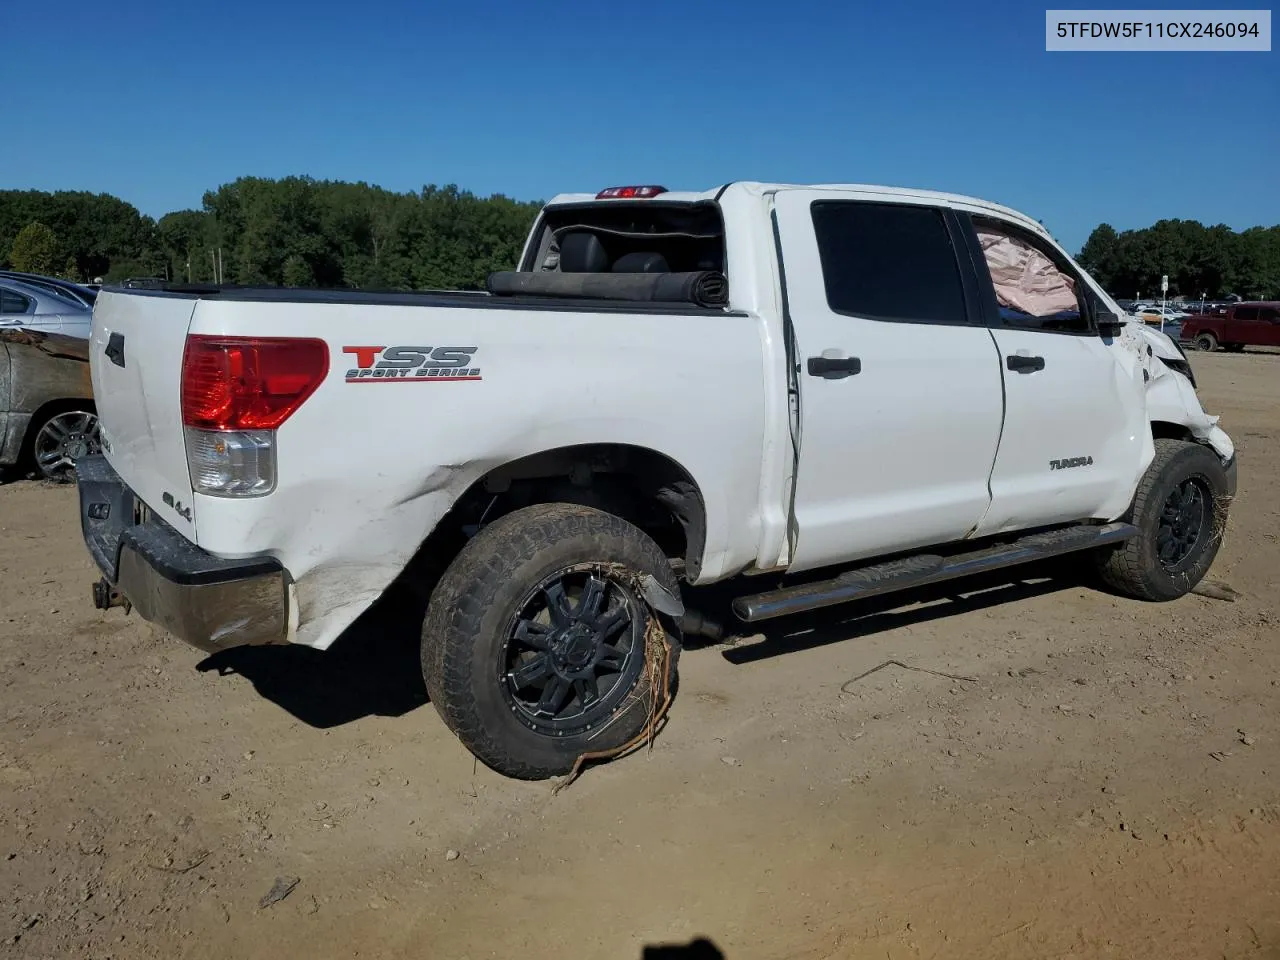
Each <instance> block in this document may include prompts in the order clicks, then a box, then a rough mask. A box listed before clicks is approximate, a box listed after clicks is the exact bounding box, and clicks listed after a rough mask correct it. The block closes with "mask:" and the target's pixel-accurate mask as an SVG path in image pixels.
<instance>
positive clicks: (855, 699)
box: [0, 353, 1280, 960]
mask: <svg viewBox="0 0 1280 960" xmlns="http://www.w3.org/2000/svg"><path fill="white" fill-rule="evenodd" d="M1193 362H1194V364H1195V367H1196V370H1197V372H1198V374H1199V376H1200V377H1201V380H1202V395H1203V396H1204V397H1205V401H1206V406H1207V407H1208V408H1209V409H1210V410H1211V411H1212V412H1215V413H1218V414H1220V415H1221V416H1222V418H1223V425H1224V427H1225V428H1226V429H1227V430H1228V431H1229V432H1231V433H1232V434H1233V436H1234V437H1235V439H1236V442H1237V444H1238V446H1239V448H1240V457H1241V467H1240V470H1241V474H1240V495H1239V498H1238V500H1237V502H1236V504H1235V507H1234V511H1233V513H1232V517H1231V522H1230V526H1229V530H1228V533H1227V537H1226V543H1225V546H1224V548H1223V552H1222V554H1221V555H1220V557H1219V560H1218V563H1217V565H1216V566H1215V568H1214V570H1213V572H1212V573H1211V577H1213V578H1214V579H1215V580H1218V581H1221V582H1224V583H1227V584H1229V585H1230V586H1231V587H1233V588H1234V589H1235V590H1237V591H1239V593H1240V594H1241V597H1240V599H1239V600H1237V601H1236V602H1234V603H1231V602H1224V601H1221V600H1214V599H1209V598H1206V597H1202V596H1194V595H1193V596H1189V597H1186V598H1184V599H1183V600H1180V601H1178V602H1176V603H1173V604H1166V605H1148V604H1142V603H1137V602H1131V601H1126V600H1119V599H1115V598H1113V597H1111V596H1108V595H1106V594H1103V593H1099V592H1096V591H1094V590H1092V589H1090V588H1089V587H1088V586H1086V585H1083V584H1082V583H1081V581H1080V580H1079V578H1078V577H1077V576H1075V574H1074V570H1073V568H1072V566H1070V565H1058V566H1056V567H1053V568H1044V569H1040V570H1036V571H1028V572H1027V574H1026V577H1027V578H1026V579H1024V580H1020V581H1018V582H1015V583H1008V582H1000V581H999V580H998V579H997V580H996V581H985V582H982V583H976V584H974V583H966V584H964V585H962V586H960V587H955V586H952V587H951V588H949V589H948V590H945V591H935V592H933V593H931V594H921V595H914V596H912V597H909V598H907V601H909V602H907V603H906V604H905V605H903V606H898V607H895V608H892V609H890V608H888V607H887V606H886V607H882V608H879V609H876V610H868V609H866V608H858V609H846V610H843V611H841V612H840V613H838V614H832V613H830V612H828V613H826V614H824V615H823V616H822V617H814V618H810V619H808V620H804V621H798V622H789V623H787V624H784V625H782V626H781V627H778V628H776V629H774V630H773V631H771V633H770V635H769V636H767V637H743V638H736V639H734V640H733V641H731V642H729V643H725V644H718V645H707V646H703V647H701V648H697V649H692V650H690V651H689V652H688V653H687V654H686V656H685V657H684V658H683V659H682V662H681V663H682V680H681V688H680V692H679V696H678V699H677V702H676V704H675V706H674V708H673V711H672V713H671V716H670V723H669V725H668V727H667V729H666V731H665V732H664V733H663V735H662V736H661V737H660V739H659V740H658V743H657V745H656V747H655V749H654V750H653V752H652V753H651V754H647V755H646V754H641V755H637V756H633V757H631V758H629V759H627V760H624V761H622V762H618V763H614V764H611V765H608V766H605V767H601V768H597V769H595V770H592V771H591V772H589V773H588V774H586V775H585V776H583V777H582V779H580V780H579V781H578V782H577V783H575V784H574V785H573V786H572V787H571V788H569V789H568V790H566V791H564V792H562V793H560V794H559V795H557V796H555V797H552V796H551V787H550V785H549V784H528V783H517V782H509V781H506V780H503V779H502V778H500V777H498V776H496V775H494V774H492V773H490V772H488V771H486V770H485V769H483V768H481V769H478V770H477V769H475V767H474V765H473V762H472V759H471V757H470V756H469V755H468V754H467V753H466V752H465V751H464V750H463V749H462V747H461V746H460V745H459V744H458V743H457V742H456V741H455V740H454V739H453V738H452V737H451V735H450V734H449V733H448V732H447V731H446V730H445V728H444V726H443V725H442V724H441V723H440V721H439V720H438V719H437V717H436V715H435V713H434V711H433V710H432V708H431V707H430V706H429V705H428V704H427V703H426V695H425V692H424V691H423V688H422V682H421V679H420V677H419V675H418V672H417V666H416V652H415V650H414V646H413V634H414V630H415V628H414V626H413V625H412V624H407V625H406V624H404V623H403V622H401V621H400V619H399V618H397V616H396V613H397V608H396V605H395V604H385V605H383V606H382V607H381V608H379V609H376V610H375V611H374V612H373V613H372V614H371V615H370V616H368V617H366V618H364V620H363V621H361V623H360V624H359V628H358V629H357V630H355V631H353V632H352V634H351V635H350V636H349V637H347V638H345V639H344V640H343V641H342V642H341V644H340V645H339V646H338V647H335V649H334V650H332V651H330V652H329V653H327V654H315V653H313V652H311V651H307V650H301V649H270V650H252V651H236V652H232V653H230V654H226V655H223V656H221V657H219V658H217V659H216V660H208V659H205V658H204V657H203V655H202V654H200V653H199V652H197V651H195V650H192V649H190V648H188V647H186V646H184V645H182V644H180V643H178V642H176V641H174V640H171V639H168V638H166V637H164V636H163V635H159V634H157V633H155V632H154V631H153V630H152V629H151V628H149V627H147V626H146V625H145V624H143V623H141V622H140V621H139V620H138V619H137V618H136V617H125V616H124V615H123V614H122V613H121V611H118V610H116V611H111V612H109V613H99V612H97V611H95V610H94V609H93V608H92V605H91V603H90V600H89V584H90V582H91V580H92V579H93V576H94V571H93V568H92V566H91V563H90V561H89V559H88V557H87V555H86V553H85V551H84V548H83V545H82V544H81V542H80V537H79V532H78V522H77V518H76V510H75V494H74V491H73V490H70V489H67V488H57V487H49V486H44V485H40V484H37V483H34V482H31V481H18V482H12V483H9V484H7V485H4V486H0V584H2V586H0V960H5V958H9V957H15V958H16V957H24V958H25V957H50V958H52V957H81V956H85V957H95V958H106V957H164V958H168V957H174V956H190V957H208V958H227V957H264V958H266V957H270V958H279V957H282V956H298V957H303V956H306V957H312V958H318V957H356V956H358V957H396V958H425V957H432V958H434V957H442V958H481V957H503V958H506V957H516V956H519V957H521V958H523V960H540V958H552V957H554V958H582V960H591V958H609V960H613V958H628V960H639V958H642V957H644V956H651V957H658V956H664V955H665V956H670V957H678V956H688V957H701V956H708V957H715V956H720V955H723V956H724V957H727V958H729V960H754V958H801V960H810V958H811V960H820V958H863V957H867V958H870V957H875V958H886V957H887V958H895V960H896V958H916V957H919V958H925V957H938V958H957V957H975V958H983V960H999V958H1018V960H1025V958H1030V957H1037V958H1039V957H1052V958H1066V957H1115V958H1126V960H1132V958H1144V957H1150V958H1162V960H1163V958H1173V957H1188V958H1192V957H1194V958H1209V957H1230V958H1241V957H1280V713H1278V712H1277V709H1276V707H1277V704H1280V644H1278V643H1277V641H1278V640H1280V635H1278V634H1280V606H1278V605H1277V601H1276V587H1275V584H1276V581H1277V574H1280V497H1277V488H1276V485H1275V479H1274V478H1276V477H1277V476H1278V475H1280V355H1274V354H1264V353H1250V354H1243V355H1226V354H1216V355H1209V356H1206V355H1193ZM958 591H964V592H963V593H961V592H958ZM895 602H899V603H901V602H902V601H901V600H899V601H895ZM888 659H896V660H899V661H901V662H902V663H904V664H907V665H909V666H911V667H920V668H924V669H927V670H934V671H940V672H942V673H947V674H953V675H955V676H957V677H969V678H973V679H972V680H952V679H948V678H946V677H942V676H938V675H935V674H931V673H925V672H921V671H920V670H914V669H902V668H900V667H896V666H891V667H887V668H885V669H883V670H880V671H879V672H877V673H874V674H872V675H870V676H868V677H866V678H865V679H863V680H860V681H856V682H854V683H851V684H846V681H847V680H849V679H850V678H852V677H855V676H857V675H859V674H861V673H863V672H864V671H867V670H869V669H870V668H872V667H875V666H876V665H878V664H881V663H883V662H884V661H885V660H888ZM278 878H288V879H290V880H293V879H296V881H297V882H296V886H294V887H293V889H292V890H291V891H290V892H289V894H288V896H286V897H285V898H284V899H282V900H278V901H277V902H275V903H273V904H270V905H267V906H262V905H261V902H262V900H263V898H264V896H266V895H267V894H268V892H269V891H270V890H271V889H272V887H273V884H275V883H276V882H277V879H278ZM287 885H288V884H286V886H287ZM698 937H703V938H706V940H708V941H710V943H711V944H714V948H711V947H709V946H708V947H704V948H700V949H697V950H685V951H680V950H669V951H658V950H654V949H652V948H655V947H658V946H660V945H665V946H668V947H679V946H681V945H688V944H689V943H690V942H691V941H693V940H694V939H695V938H698ZM646 950H648V951H649V952H648V953H646ZM717 951H718V952H717Z"/></svg>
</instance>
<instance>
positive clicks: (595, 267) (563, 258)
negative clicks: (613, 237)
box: [560, 230, 609, 273]
mask: <svg viewBox="0 0 1280 960" xmlns="http://www.w3.org/2000/svg"><path fill="white" fill-rule="evenodd" d="M608 266H609V254H608V253H607V252H606V251H605V249H604V244H603V243H601V242H600V238H599V237H597V236H596V235H595V234H594V233H590V232H588V231H586V230H575V231H573V232H572V233H566V234H565V235H564V236H562V237H561V238H560V272H561V273H601V272H603V271H604V270H605V268H607V267H608Z"/></svg>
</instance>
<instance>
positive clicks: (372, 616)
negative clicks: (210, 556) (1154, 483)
mask: <svg viewBox="0 0 1280 960" xmlns="http://www.w3.org/2000/svg"><path fill="white" fill-rule="evenodd" d="M1081 582H1082V581H1081V578H1080V576H1079V573H1078V565H1077V566H1075V567H1073V566H1072V565H1071V564H1069V563H1062V562H1047V563H1045V564H1040V565H1036V566H1034V567H1028V568H1026V569H1023V570H1018V571H1016V572H1010V571H1006V572H1003V573H1001V572H999V571H997V572H995V573H992V574H987V575H983V576H979V577H971V578H968V579H966V580H957V581H953V582H951V583H946V584H937V585H935V586H932V587H922V588H918V589H915V590H910V591H905V592H903V593H898V594H893V595H890V596H886V597H879V598H874V599H870V600H863V601H859V602H857V603H851V604H848V605H845V606H840V607H832V608H828V609H825V610H818V611H815V612H813V613H810V614H802V615H797V616H793V617H788V618H784V619H779V620H777V621H770V622H768V623H766V624H763V625H760V626H756V625H751V624H744V623H741V622H740V621H738V620H737V619H736V618H735V617H734V616H733V613H732V611H731V610H730V608H729V604H730V602H731V601H732V599H733V597H734V596H735V595H737V594H740V593H742V592H743V584H742V582H741V581H739V582H738V583H736V584H734V585H732V586H728V585H717V586H713V587H700V588H691V589H687V590H686V591H685V602H686V604H687V605H688V607H689V608H690V609H691V610H697V611H698V612H700V613H702V614H703V615H705V616H708V617H711V618H713V619H716V620H718V621H719V622H720V624H721V625H722V626H723V627H724V628H725V632H726V634H727V637H726V639H727V640H728V641H729V642H728V643H727V644H725V645H723V646H721V644H722V643H723V641H714V642H713V641H707V640H705V639H703V638H699V637H694V636H689V637H687V638H686V641H685V647H686V649H687V650H690V651H693V650H697V649H699V648H705V647H708V646H721V649H722V655H723V657H724V658H725V660H727V661H729V662H730V663H732V664H735V665H744V664H748V663H753V662H756V661H759V660H765V659H769V658H771V657H777V656H782V655H784V654H788V653H796V652H799V651H802V650H810V649H813V648H815V647H820V646H825V645H827V644H830V643H839V642H842V641H846V640H856V639H857V638H858V637H864V636H868V635H870V634H873V633H878V632H880V631H884V630H891V629H894V628H897V627H902V626H907V625H909V624H916V623H924V622H927V621H930V620H935V619H939V618H943V617H948V616H952V615H953V614H956V613H960V612H963V611H968V610H982V609H986V608H988V607H994V606H999V605H1001V604H1006V603H1015V602H1017V601H1019V600H1027V599H1030V598H1032V597H1038V596H1043V595H1045V594H1049V593H1054V592H1056V591H1058V590H1063V589H1067V588H1070V587H1073V586H1078V585H1079V584H1080V583H1081ZM767 587H768V584H767V583H765V582H763V578H762V579H761V580H760V581H756V582H755V583H754V584H752V585H751V586H748V587H747V589H756V590H762V589H767ZM424 612H425V601H423V600H422V599H420V598H418V597H417V596H415V594H414V593H413V591H411V590H408V589H404V588H401V587H398V586H393V587H392V588H391V589H390V590H388V592H387V593H386V595H384V596H383V597H382V598H381V599H380V600H379V601H378V602H377V603H375V604H374V605H373V606H372V607H371V608H370V609H369V610H368V611H366V612H365V613H364V614H363V615H362V616H361V617H360V618H359V619H358V620H356V622H355V623H353V624H352V625H351V627H349V628H348V629H347V631H346V632H345V633H344V634H343V635H342V636H341V637H340V638H339V639H338V640H337V641H336V642H335V643H334V644H333V646H332V647H330V648H329V649H328V650H327V651H323V652H322V651H319V650H313V649H311V648H310V647H301V646H278V647H236V648H233V649H230V650H223V651H221V652H219V653H216V654H213V655H212V656H209V657H206V658H205V659H204V660H202V661H201V662H200V663H198V664H197V665H196V669H197V670H200V671H201V672H216V673H217V674H219V675H220V676H230V675H238V676H241V677H243V678H245V679H246V680H248V681H249V682H250V683H252V684H253V686H254V688H255V689H256V690H257V691H258V693H259V694H260V695H262V696H263V697H265V698H266V699H268V700H270V701H271V702H273V703H275V704H276V705H277V706H279V707H281V708H282V709H284V710H286V711H288V712H289V713H290V714H292V715H293V716H294V717H296V718H297V719H299V720H301V721H302V722H303V723H306V724H308V725H309V726H312V727H317V728H321V729H325V728H330V727H337V726H341V725H343V724H346V723H351V722H353V721H355V720H359V719H361V718H362V717H370V716H377V717H399V716H403V715H405V714H407V713H410V712H411V711H413V710H416V709H418V708H419V707H421V706H423V705H425V704H426V703H427V702H428V700H427V691H426V687H425V686H424V685H423V682H422V672H421V667H420V665H419V642H420V629H421V623H422V617H423V614H424ZM757 635H761V636H763V638H764V642H761V643H752V644H744V645H742V646H737V645H734V644H733V642H732V641H733V638H734V637H735V636H736V637H749V636H757Z"/></svg>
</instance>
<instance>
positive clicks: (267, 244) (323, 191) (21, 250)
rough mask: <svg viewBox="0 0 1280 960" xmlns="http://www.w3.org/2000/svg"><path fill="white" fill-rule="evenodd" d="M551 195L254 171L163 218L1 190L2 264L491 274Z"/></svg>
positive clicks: (248, 276) (116, 275)
mask: <svg viewBox="0 0 1280 960" xmlns="http://www.w3.org/2000/svg"><path fill="white" fill-rule="evenodd" d="M539 207H540V204H539V203H522V202H519V201H516V200H512V199H510V198H508V197H505V196H502V195H500V194H495V195H493V196H490V197H479V196H476V195H475V194H473V193H470V192H469V191H465V190H460V189H459V188H458V187H456V186H453V185H449V186H444V187H438V186H436V185H434V184H432V185H428V186H425V187H423V188H422V190H420V191H418V192H416V193H395V192H392V191H390V190H384V189H382V188H380V187H375V186H370V185H369V184H366V183H343V182H338V181H319V180H313V179H311V178H310V177H286V178H283V179H280V180H269V179H262V178H258V177H242V178H240V179H239V180H236V181H235V182H233V183H228V184H224V185H223V186H221V187H219V188H218V189H217V190H212V191H209V192H207V193H206V194H205V195H204V199H203V204H202V208H201V209H200V210H178V211H175V212H173V213H168V214H165V215H164V216H163V217H161V218H160V219H159V220H158V221H156V220H152V219H151V218H150V217H147V216H144V215H143V214H141V213H139V211H138V210H137V209H136V208H135V207H133V206H132V205H131V204H128V203H125V202H124V201H123V200H120V199H118V198H116V197H113V196H110V195H109V194H92V193H85V192H69V191H60V192H57V193H46V192H43V191H38V190H24V191H18V190H7V191H0V264H3V265H4V266H7V267H8V268H10V269H20V270H26V271H29V272H32V273H44V274H51V275H58V276H64V277H66V278H68V279H72V280H77V281H81V282H86V281H91V280H93V279H95V278H97V277H102V278H103V279H104V280H105V281H106V282H113V281H118V280H123V279H126V278H129V277H164V278H166V279H170V280H174V281H183V282H186V281H190V282H193V283H208V282H211V281H213V280H215V279H216V278H219V277H220V278H221V279H222V280H223V281H225V282H227V283H240V284H252V285H277V286H322V287H352V288H359V289H428V288H435V289H440V288H444V289H457V290H471V289H479V288H481V287H483V286H484V281H485V278H486V277H487V276H488V275H489V273H491V272H492V271H494V270H505V269H510V268H511V267H512V266H513V265H514V264H515V262H516V260H517V259H518V258H519V255H520V250H521V248H522V247H523V245H524V241H525V237H526V236H527V235H528V232H529V227H530V226H531V224H532V223H533V219H534V217H535V215H536V214H537V212H538V209H539Z"/></svg>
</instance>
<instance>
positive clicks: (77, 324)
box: [0, 277, 93, 340]
mask: <svg viewBox="0 0 1280 960" xmlns="http://www.w3.org/2000/svg"><path fill="white" fill-rule="evenodd" d="M92 323H93V311H92V310H91V309H90V308H89V307H87V306H85V304H84V303H82V302H81V301H79V300H77V299H74V298H73V297H72V296H71V295H70V294H63V293H57V292H54V290H53V289H52V288H45V287H36V286H32V285H31V284H27V283H21V282H19V281H17V280H10V279H9V278H7V277H0V328H12V327H18V328H20V329H25V330H41V331H43V332H45V333H60V334H62V335H63V336H66V337H77V338H79V339H83V340H88V339H89V328H90V326H91V325H92Z"/></svg>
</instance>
